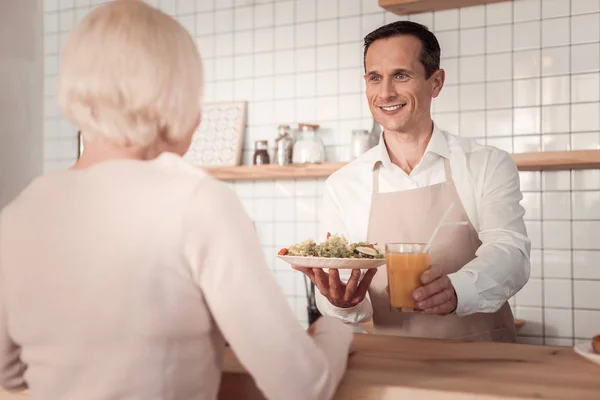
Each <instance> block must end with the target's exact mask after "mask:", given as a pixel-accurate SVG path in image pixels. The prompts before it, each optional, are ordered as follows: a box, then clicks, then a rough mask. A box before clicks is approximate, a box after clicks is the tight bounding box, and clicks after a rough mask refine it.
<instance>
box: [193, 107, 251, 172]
mask: <svg viewBox="0 0 600 400" xmlns="http://www.w3.org/2000/svg"><path fill="white" fill-rule="evenodd" d="M246 115H247V103H246V102H245V101H234V102H221V103H206V104H204V107H203V110H202V122H201V123H200V126H199V127H198V129H197V130H196V133H195V134H194V136H193V138H192V144H191V146H190V149H189V150H188V152H187V153H186V154H185V156H184V158H185V159H186V160H187V161H189V162H190V163H192V164H195V165H221V166H236V165H241V163H242V149H243V147H244V136H245V133H246Z"/></svg>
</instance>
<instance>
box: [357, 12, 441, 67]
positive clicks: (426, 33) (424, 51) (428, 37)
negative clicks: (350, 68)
mask: <svg viewBox="0 0 600 400" xmlns="http://www.w3.org/2000/svg"><path fill="white" fill-rule="evenodd" d="M401 35H409V36H414V37H416V38H417V39H419V41H420V42H421V57H420V61H421V63H422V64H423V66H424V67H425V77H426V78H427V79H429V78H430V77H431V75H433V73H434V72H435V71H437V70H438V69H440V52H441V51H440V44H439V42H438V40H437V38H436V37H435V35H434V34H433V33H432V32H431V31H430V30H429V29H428V28H427V27H426V26H425V25H421V24H418V23H416V22H412V21H396V22H392V23H391V24H387V25H384V26H382V27H380V28H377V29H376V30H374V31H373V32H371V33H369V34H368V35H367V36H365V42H364V46H365V52H364V55H363V63H364V66H365V71H366V69H367V50H369V47H370V46H371V44H373V42H374V41H376V40H379V39H387V38H391V37H394V36H401Z"/></svg>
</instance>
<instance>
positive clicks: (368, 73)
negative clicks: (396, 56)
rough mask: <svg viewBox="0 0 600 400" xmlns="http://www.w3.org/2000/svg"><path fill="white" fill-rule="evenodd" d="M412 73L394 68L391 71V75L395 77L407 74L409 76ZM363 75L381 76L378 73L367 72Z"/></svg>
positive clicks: (404, 69)
mask: <svg viewBox="0 0 600 400" xmlns="http://www.w3.org/2000/svg"><path fill="white" fill-rule="evenodd" d="M411 73H412V71H410V70H408V69H406V68H396V69H395V70H393V71H392V75H397V74H408V75H410V74H411ZM365 75H367V76H372V75H381V74H380V73H379V71H369V72H367V73H366V74H365Z"/></svg>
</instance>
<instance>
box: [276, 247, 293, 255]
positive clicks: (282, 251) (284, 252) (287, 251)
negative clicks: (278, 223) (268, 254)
mask: <svg viewBox="0 0 600 400" xmlns="http://www.w3.org/2000/svg"><path fill="white" fill-rule="evenodd" d="M289 252H290V251H289V250H288V249H286V248H283V249H281V250H279V253H277V254H278V255H280V256H285V255H287V253H289Z"/></svg>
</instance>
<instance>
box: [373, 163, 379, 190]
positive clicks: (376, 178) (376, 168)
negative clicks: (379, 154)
mask: <svg viewBox="0 0 600 400" xmlns="http://www.w3.org/2000/svg"><path fill="white" fill-rule="evenodd" d="M379 167H381V161H377V162H376V163H375V165H374V166H373V193H379Z"/></svg>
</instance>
